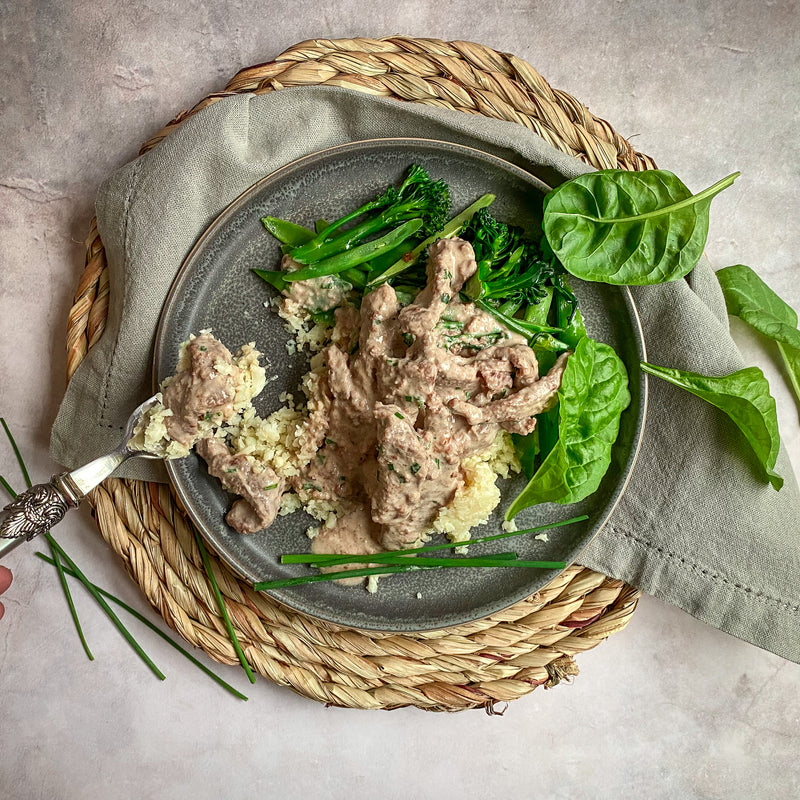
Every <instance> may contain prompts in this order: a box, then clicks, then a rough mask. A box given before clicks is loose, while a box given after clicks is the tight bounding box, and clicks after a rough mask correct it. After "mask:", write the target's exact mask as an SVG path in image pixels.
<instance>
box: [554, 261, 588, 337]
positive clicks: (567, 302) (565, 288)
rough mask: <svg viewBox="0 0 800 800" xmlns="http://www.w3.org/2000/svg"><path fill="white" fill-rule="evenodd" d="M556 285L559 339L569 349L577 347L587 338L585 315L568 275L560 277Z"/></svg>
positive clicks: (556, 280) (557, 278)
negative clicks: (579, 305) (579, 306)
mask: <svg viewBox="0 0 800 800" xmlns="http://www.w3.org/2000/svg"><path fill="white" fill-rule="evenodd" d="M555 285H556V325H557V326H558V327H559V328H561V333H560V334H559V335H558V338H559V339H561V341H562V342H564V344H566V345H568V346H569V347H576V346H577V344H578V342H579V341H580V340H581V339H583V337H584V336H586V326H585V325H584V324H583V314H581V310H580V309H579V308H578V301H577V299H576V298H575V295H574V294H573V292H572V288H571V287H570V285H569V281H568V280H567V276H566V275H558V276H557V277H556V279H555Z"/></svg>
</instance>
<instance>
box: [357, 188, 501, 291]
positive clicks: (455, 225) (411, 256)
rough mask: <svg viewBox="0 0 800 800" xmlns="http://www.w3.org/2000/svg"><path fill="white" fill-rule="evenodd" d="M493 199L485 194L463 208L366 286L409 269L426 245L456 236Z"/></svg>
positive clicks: (383, 280)
mask: <svg viewBox="0 0 800 800" xmlns="http://www.w3.org/2000/svg"><path fill="white" fill-rule="evenodd" d="M494 199H495V196H494V195H493V194H485V195H483V196H482V197H479V198H478V199H477V200H476V201H475V202H474V203H472V205H470V206H468V207H467V208H465V209H464V210H463V211H462V212H461V213H460V214H457V215H456V216H455V217H453V218H452V219H451V220H450V221H449V222H448V223H446V224H445V225H444V226H442V228H441V230H438V231H436V232H435V233H433V234H432V235H431V236H428V238H427V239H424V240H423V241H421V242H420V243H419V244H418V245H417V246H416V247H415V248H414V249H413V250H411V251H410V252H408V253H406V254H404V255H403V256H402V257H401V258H399V259H398V260H397V261H396V262H395V263H394V264H392V265H391V266H390V267H389V268H388V269H386V270H384V271H383V272H381V273H380V274H377V275H375V277H373V278H371V279H370V281H369V283H368V284H367V285H368V286H377V285H378V284H381V283H385V282H386V281H387V280H389V278H393V277H394V276H395V275H399V274H400V273H401V272H405V271H406V270H408V269H410V268H411V267H412V266H414V265H415V264H416V263H417V261H418V260H419V258H420V256H421V255H422V254H423V253H424V252H425V251H426V250H427V248H428V245H431V244H433V243H434V242H435V241H436V240H437V239H450V238H452V237H453V236H458V235H459V234H460V233H461V231H463V230H464V227H465V226H466V224H467V223H468V222H469V221H470V220H471V219H472V215H473V214H475V213H476V212H477V211H479V210H480V209H481V208H486V207H487V206H489V205H491V204H492V203H493V202H494Z"/></svg>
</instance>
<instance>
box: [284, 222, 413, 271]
mask: <svg viewBox="0 0 800 800" xmlns="http://www.w3.org/2000/svg"><path fill="white" fill-rule="evenodd" d="M421 227H422V220H421V219H411V220H408V222H404V223H403V224H402V225H399V226H398V227H397V228H394V229H393V230H391V231H390V232H389V233H387V234H385V235H384V236H381V237H380V238H378V239H373V240H372V241H370V242H366V243H365V244H362V245H359V246H358V247H353V248H352V249H351V250H346V251H344V252H341V253H338V254H337V255H334V256H331V257H330V258H325V259H323V260H322V261H317V262H315V263H314V264H312V265H311V266H307V267H303V268H302V269H298V270H295V271H294V272H286V273H284V278H285V279H286V280H287V281H306V280H308V279H309V278H321V277H322V276H323V275H336V274H337V273H339V272H343V271H344V270H346V269H350V268H351V267H357V266H359V265H360V264H364V263H366V262H367V261H370V260H371V259H373V258H375V257H376V256H379V255H380V254H381V253H383V252H384V251H386V250H389V249H391V248H392V247H394V246H395V245H397V244H398V243H400V242H403V241H405V240H406V239H408V238H409V237H411V236H413V235H414V234H415V233H416V232H417V231H418V230H419V229H420V228H421Z"/></svg>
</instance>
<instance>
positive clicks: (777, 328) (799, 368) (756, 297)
mask: <svg viewBox="0 0 800 800" xmlns="http://www.w3.org/2000/svg"><path fill="white" fill-rule="evenodd" d="M717 278H719V283H720V286H722V292H723V294H724V295H725V304H726V305H727V306H728V313H729V314H732V315H733V316H734V317H739V318H740V319H741V320H743V321H744V322H746V323H747V324H748V325H750V327H751V328H754V329H755V330H757V331H758V332H759V333H761V334H763V335H764V336H766V337H767V338H769V339H772V340H773V341H774V342H775V343H776V344H777V345H778V350H779V352H780V354H781V357H782V358H783V361H784V364H785V365H786V369H787V372H788V375H789V381H790V382H791V385H792V389H793V390H794V393H795V397H796V398H797V402H798V404H800V331H798V329H797V312H796V311H795V310H794V309H793V308H792V307H791V306H790V305H788V304H787V303H785V302H784V301H783V300H781V298H780V297H779V296H778V295H777V294H776V293H775V292H774V291H772V289H770V288H769V286H767V284H766V283H764V281H762V280H761V278H759V277H758V275H757V274H756V273H755V272H754V271H753V270H752V269H750V267H746V266H745V265H744V264H736V265H735V266H732V267H725V268H724V269H721V270H719V272H717Z"/></svg>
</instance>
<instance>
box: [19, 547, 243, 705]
mask: <svg viewBox="0 0 800 800" xmlns="http://www.w3.org/2000/svg"><path fill="white" fill-rule="evenodd" d="M34 555H35V556H37V558H41V559H42V561H46V562H47V563H48V564H53V565H55V564H56V562H55V561H54V560H53V559H52V558H50V557H49V556H46V555H45V554H44V553H34ZM64 572H65V573H66V574H67V575H69V576H70V577H72V578H78V575H77V573H75V572H73V571H72V570H71V569H69V568H65V569H64ZM91 586H92V588H93V589H95V590H96V591H97V592H98V594H100V595H102V596H103V597H105V598H106V599H107V600H111V602H113V603H115V604H116V605H118V606H119V607H120V608H124V609H125V611H127V612H128V613H129V614H130V615H131V616H132V617H134V618H136V619H137V620H139V622H141V623H142V625H145V626H146V627H148V628H150V630H151V631H153V633H155V634H157V635H158V636H160V637H161V638H162V639H163V640H164V641H165V642H166V643H167V644H168V645H170V646H171V647H174V648H175V649H176V650H177V651H178V652H179V653H181V654H182V655H183V656H185V657H186V658H188V659H189V661H191V662H192V664H194V665H195V666H196V667H197V668H198V669H200V670H202V671H203V672H205V674H206V675H208V677H209V678H211V679H212V680H214V681H216V682H217V683H218V684H219V685H220V686H222V688H223V689H227V690H228V691H229V692H230V693H231V694H232V695H234V697H238V698H239V699H240V700H247V695H244V694H242V693H241V692H240V691H239V690H238V689H235V688H234V687H233V686H231V685H230V684H229V683H228V682H227V681H225V680H223V679H222V678H220V676H219V675H217V674H216V673H215V672H212V671H211V670H210V669H209V668H208V667H207V666H206V665H205V664H203V662H202V661H198V660H197V659H196V658H195V657H194V656H193V655H192V654H191V653H190V652H189V651H188V650H186V649H184V648H183V647H181V646H180V645H179V644H178V643H177V642H176V641H174V640H173V639H171V638H170V637H169V636H168V635H167V634H166V633H164V631H162V630H161V629H160V628H159V627H157V626H156V625H154V624H153V623H152V622H150V620H149V619H147V617H145V616H144V615H142V614H140V613H139V612H138V611H137V610H136V609H135V608H131V607H130V606H129V605H128V604H127V603H125V602H123V601H122V600H120V599H119V597H115V596H114V595H113V594H111V592H107V591H106V590H105V589H101V588H100V587H99V586H97V585H96V584H94V583H93V584H91Z"/></svg>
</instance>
